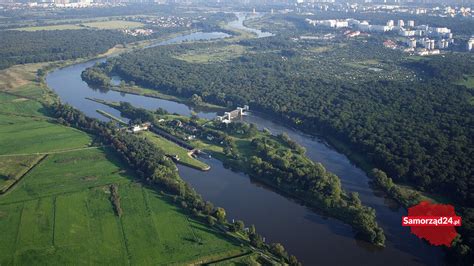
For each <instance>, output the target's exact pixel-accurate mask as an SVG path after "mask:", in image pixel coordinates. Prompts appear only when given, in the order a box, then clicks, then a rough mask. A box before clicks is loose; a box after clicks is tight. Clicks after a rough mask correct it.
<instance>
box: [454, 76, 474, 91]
mask: <svg viewBox="0 0 474 266" xmlns="http://www.w3.org/2000/svg"><path fill="white" fill-rule="evenodd" d="M456 84H458V85H462V86H466V87H467V88H469V89H474V76H465V77H464V78H463V79H461V80H460V81H458V82H457V83H456Z"/></svg>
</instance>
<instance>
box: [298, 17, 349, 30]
mask: <svg viewBox="0 0 474 266" xmlns="http://www.w3.org/2000/svg"><path fill="white" fill-rule="evenodd" d="M306 21H307V22H308V23H309V24H311V25H313V26H317V25H319V26H325V27H330V28H336V29H337V28H347V27H349V22H348V21H347V20H346V19H326V20H311V19H306Z"/></svg>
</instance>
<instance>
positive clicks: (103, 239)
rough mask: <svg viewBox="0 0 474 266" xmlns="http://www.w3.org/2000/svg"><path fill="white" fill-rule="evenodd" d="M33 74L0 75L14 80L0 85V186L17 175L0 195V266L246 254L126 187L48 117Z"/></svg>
mask: <svg viewBox="0 0 474 266" xmlns="http://www.w3.org/2000/svg"><path fill="white" fill-rule="evenodd" d="M36 70H37V69H36ZM36 70H35V69H34V67H32V66H26V67H25V66H22V67H14V68H11V69H8V70H7V71H2V72H0V77H1V75H2V74H3V75H4V77H14V79H13V80H11V81H9V80H8V79H7V80H3V79H0V147H1V149H0V187H5V186H8V185H11V184H12V183H11V178H12V177H13V178H17V177H19V176H22V178H21V179H19V181H18V182H17V183H16V184H15V185H14V186H11V188H10V190H8V191H7V192H6V193H5V194H3V195H0V230H1V232H2V236H1V237H0V265H98V264H100V265H129V264H139V265H143V264H148V265H160V264H161V265H168V264H182V265H187V264H190V263H195V262H205V261H214V260H219V259H222V258H226V257H232V256H235V255H238V254H241V253H243V252H247V251H248V250H247V249H246V248H241V247H240V244H239V243H238V242H237V241H236V240H235V238H229V237H228V236H227V235H225V234H223V233H221V232H218V231H215V229H213V228H210V227H208V226H207V225H205V224H203V223H202V222H200V221H198V220H194V219H191V218H190V217H189V215H188V214H186V213H183V211H182V209H181V208H179V207H177V205H176V204H175V203H174V202H172V200H171V198H170V196H167V195H165V194H161V193H157V192H156V191H155V189H156V188H155V189H150V188H148V187H144V186H142V185H140V184H138V183H135V182H134V181H133V180H134V177H133V174H134V173H132V172H131V171H129V170H127V168H126V167H124V163H123V162H122V161H121V160H119V158H118V157H117V155H116V154H115V153H114V152H113V151H112V150H111V148H108V147H89V146H90V144H91V143H92V138H91V136H89V135H87V134H85V133H84V132H81V131H78V130H76V129H73V128H70V127H66V126H62V125H59V124H57V123H56V122H55V120H54V119H52V118H50V117H48V113H47V112H46V111H45V110H44V107H43V105H42V102H41V101H37V100H36V99H37V98H38V99H42V96H43V95H44V94H45V93H46V94H47V91H45V90H44V88H43V87H41V86H40V84H38V83H37V82H36V81H35V78H34V74H33V73H36ZM35 95H36V96H35ZM37 96H39V97H37ZM38 153H42V155H38ZM43 153H44V154H43ZM42 158H43V159H42ZM39 159H42V160H41V161H40V160H39ZM190 159H192V158H190ZM33 165H34V167H32V166H33ZM111 184H115V185H117V186H118V193H119V196H120V202H121V208H122V211H123V215H122V216H120V217H119V216H117V215H116V213H115V211H114V208H113V204H112V201H111V199H110V197H111V196H110V189H109V187H110V185H111Z"/></svg>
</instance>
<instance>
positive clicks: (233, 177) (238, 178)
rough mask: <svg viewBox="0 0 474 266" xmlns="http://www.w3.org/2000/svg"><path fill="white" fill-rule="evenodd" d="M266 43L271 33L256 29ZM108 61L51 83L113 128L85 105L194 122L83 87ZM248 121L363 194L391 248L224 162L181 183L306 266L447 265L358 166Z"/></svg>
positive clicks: (58, 73) (152, 104) (279, 127)
mask: <svg viewBox="0 0 474 266" xmlns="http://www.w3.org/2000/svg"><path fill="white" fill-rule="evenodd" d="M238 17H239V20H237V21H235V22H231V23H230V24H229V25H231V26H232V27H236V28H239V29H243V30H249V29H248V28H246V27H245V26H244V25H243V21H244V19H245V15H243V14H238ZM249 31H251V32H254V33H256V34H257V35H258V37H267V36H269V35H270V34H269V33H264V32H263V33H262V32H259V31H255V30H254V29H251V30H249ZM228 36H229V35H227V34H225V33H222V32H213V33H204V32H196V33H192V34H189V35H184V36H180V37H176V38H173V39H170V40H167V41H164V42H161V43H157V44H154V46H156V45H171V44H175V43H180V42H184V41H199V40H212V39H218V38H225V37H228ZM103 60H104V59H98V60H93V61H89V62H86V63H79V64H76V65H72V66H68V67H65V68H61V69H57V70H55V71H53V72H51V73H50V74H49V75H48V76H47V78H46V81H47V84H48V86H49V87H50V88H51V89H53V90H54V91H55V92H56V93H57V94H58V95H59V97H60V98H61V100H62V101H63V102H64V103H68V104H70V105H72V106H74V107H75V108H77V109H79V110H81V111H82V112H84V113H85V114H86V115H88V116H90V117H95V118H98V119H101V120H104V121H106V120H107V118H105V117H103V116H101V115H100V114H98V113H97V112H96V110H98V109H101V110H104V111H107V112H109V113H112V114H114V115H116V116H118V117H120V113H119V112H118V111H117V110H115V109H112V108H110V107H107V106H104V105H101V104H98V103H95V102H92V101H89V100H87V99H85V98H86V97H90V98H99V99H103V100H107V101H127V102H130V103H131V104H133V105H134V106H138V107H143V108H147V109H152V110H154V109H156V108H158V107H161V108H164V109H166V110H168V111H169V112H172V113H179V114H182V115H190V114H191V112H192V109H191V108H190V107H188V106H186V105H184V104H181V103H176V102H172V101H167V100H161V99H155V98H148V97H144V96H137V95H131V94H126V93H119V92H115V91H101V90H94V89H92V88H90V87H89V86H88V85H87V84H86V83H85V82H83V81H82V80H81V72H82V71H83V70H84V69H86V68H87V67H90V66H92V65H94V64H95V63H97V62H101V61H103ZM198 115H199V116H200V117H205V118H212V117H214V116H215V115H216V114H215V113H213V112H198ZM245 120H246V121H248V122H252V123H255V124H257V125H258V126H259V127H260V128H267V129H269V130H270V131H271V132H272V133H274V134H278V133H280V132H286V133H287V134H288V135H289V136H290V137H291V138H292V139H294V140H295V141H297V142H298V143H300V144H301V145H303V146H304V147H305V148H306V150H307V154H308V156H309V157H310V158H311V159H313V160H314V161H317V162H321V163H323V165H324V166H325V167H326V168H327V169H328V170H329V171H331V172H333V173H335V174H337V175H338V176H339V177H340V178H341V181H342V185H343V187H344V189H345V190H346V191H356V192H358V193H359V195H360V198H361V200H362V202H363V204H365V205H367V206H370V207H372V208H374V209H375V210H376V213H377V222H378V223H379V224H380V225H381V226H382V227H383V229H384V231H385V234H386V237H387V240H386V247H385V248H383V249H381V248H376V247H374V246H372V245H370V244H368V243H365V242H363V241H359V240H356V239H355V238H354V232H353V231H352V230H351V227H350V226H348V225H346V224H344V223H342V222H340V221H338V220H335V219H332V218H328V217H326V216H324V215H321V214H319V213H318V212H317V211H314V210H311V209H309V208H307V207H306V206H304V205H302V204H300V203H299V202H297V201H295V200H293V199H290V198H287V197H285V196H284V195H281V194H279V193H277V192H275V191H274V190H273V189H271V188H268V187H266V186H264V185H262V184H260V183H259V182H257V181H255V180H252V179H250V178H249V177H248V176H247V175H245V174H242V173H237V172H233V171H230V170H228V169H226V168H224V167H223V166H222V163H221V162H219V161H217V160H214V159H210V160H206V163H208V164H209V165H210V166H211V170H210V171H208V172H201V171H197V170H194V169H191V168H187V167H184V166H179V171H180V175H181V177H182V178H183V179H184V180H186V181H187V182H188V183H190V184H191V185H192V186H193V187H194V188H195V189H196V191H198V192H199V193H200V194H201V195H202V196H203V197H204V198H205V199H206V200H210V201H212V202H213V203H214V204H215V205H216V206H221V207H224V208H225V209H226V211H227V216H228V217H229V219H241V220H244V221H245V223H246V224H247V225H250V224H254V225H255V226H256V227H257V230H258V231H259V232H260V233H261V234H262V235H263V236H264V237H265V238H266V241H267V242H280V243H282V244H283V245H284V246H285V247H286V248H287V250H288V251H289V252H290V253H291V254H294V255H296V256H297V257H298V259H299V260H300V261H302V262H303V264H305V265H442V264H443V253H442V250H441V249H440V248H436V247H432V246H429V245H428V244H426V243H425V242H424V241H422V240H420V239H418V238H417V237H415V236H414V235H412V234H410V232H409V229H408V228H406V227H402V226H401V217H402V216H403V215H406V210H404V209H403V208H401V207H400V206H398V205H397V204H396V203H395V202H393V201H392V200H389V199H386V198H384V196H383V193H381V192H380V191H377V190H374V189H373V188H372V187H371V186H370V184H369V181H370V180H369V178H368V177H367V175H366V173H364V171H362V170H361V169H359V168H358V167H357V166H355V165H354V164H353V163H351V162H350V161H349V160H348V159H347V157H346V156H345V155H343V154H341V153H339V152H337V151H336V150H334V149H333V148H331V147H330V146H328V145H327V144H325V143H324V142H323V141H322V140H320V139H318V138H316V137H312V136H308V135H306V134H303V133H301V132H299V131H296V130H293V129H291V128H289V127H286V126H285V125H283V124H281V123H279V122H275V121H272V120H270V119H267V118H265V117H262V116H258V115H254V114H251V115H249V116H247V117H246V118H245Z"/></svg>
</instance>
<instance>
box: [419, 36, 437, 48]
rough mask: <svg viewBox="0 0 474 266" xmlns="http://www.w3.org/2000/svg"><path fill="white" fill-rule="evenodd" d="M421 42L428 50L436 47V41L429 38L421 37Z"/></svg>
mask: <svg viewBox="0 0 474 266" xmlns="http://www.w3.org/2000/svg"><path fill="white" fill-rule="evenodd" d="M420 44H421V45H422V46H423V47H425V48H426V49H427V50H433V49H434V48H435V41H434V40H431V39H429V38H423V39H420Z"/></svg>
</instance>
